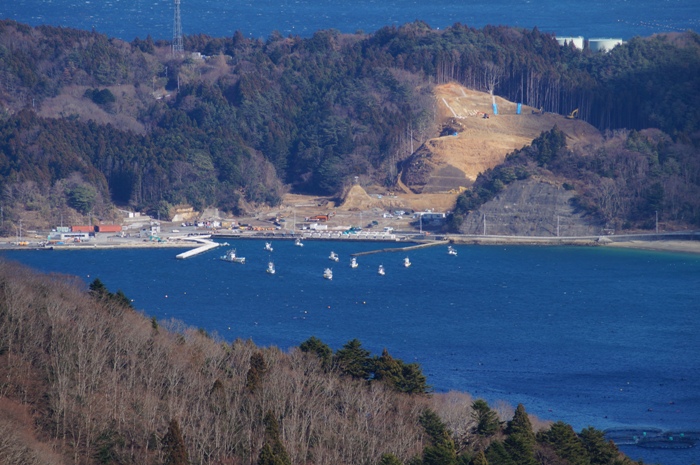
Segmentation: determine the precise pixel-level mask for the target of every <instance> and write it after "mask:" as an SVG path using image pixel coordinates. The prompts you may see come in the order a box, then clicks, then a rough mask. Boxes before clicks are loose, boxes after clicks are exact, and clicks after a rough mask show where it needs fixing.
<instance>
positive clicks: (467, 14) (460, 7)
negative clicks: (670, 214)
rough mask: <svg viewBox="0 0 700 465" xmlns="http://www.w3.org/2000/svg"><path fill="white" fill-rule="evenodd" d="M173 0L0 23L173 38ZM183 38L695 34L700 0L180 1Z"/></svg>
mask: <svg viewBox="0 0 700 465" xmlns="http://www.w3.org/2000/svg"><path fill="white" fill-rule="evenodd" d="M173 9H174V6H173V0H104V1H97V0H14V1H6V2H0V18H9V19H14V20H17V21H20V22H23V23H28V24H30V25H39V24H49V25H53V26H65V27H72V28H77V29H86V30H90V29H92V28H94V29H96V30H97V31H99V32H102V33H105V34H107V35H109V36H113V37H118V38H121V39H124V40H127V41H131V40H133V39H134V38H135V37H140V38H145V37H146V36H147V35H148V34H150V35H151V36H152V37H154V38H156V39H167V40H169V39H172V36H173V33H172V31H173V16H174V10H173ZM180 10H181V16H182V29H183V32H184V34H186V35H187V34H199V33H204V34H208V35H210V36H214V37H225V36H231V35H233V33H234V32H235V31H236V30H239V31H241V32H243V33H244V34H245V35H248V36H252V37H256V38H257V37H260V38H266V37H268V36H269V35H270V33H271V32H272V31H275V30H276V31H279V32H280V33H281V34H282V35H284V36H287V35H290V34H291V35H299V36H302V37H309V36H311V35H312V34H313V33H314V32H315V31H317V30H320V29H331V28H332V29H337V30H339V31H341V32H348V33H352V32H356V31H358V30H363V31H366V32H374V31H376V30H377V29H379V28H381V27H384V26H390V25H401V24H405V23H408V22H412V21H415V20H423V21H425V22H427V23H428V24H429V25H430V26H431V27H433V28H445V27H447V26H451V25H453V24H454V23H456V22H460V23H462V24H467V25H469V26H473V27H478V28H480V27H483V26H485V25H487V24H493V25H499V24H501V25H509V26H516V27H524V28H527V29H532V28H533V27H535V26H537V27H538V28H539V29H540V30H542V31H545V32H551V33H556V34H557V35H559V36H569V35H573V36H578V35H582V36H584V37H587V38H591V37H621V38H623V39H629V38H630V37H633V36H648V35H651V34H654V33H657V32H669V31H685V30H687V29H692V30H695V31H697V30H699V27H698V26H699V24H700V2H697V0H587V1H581V0H472V1H469V2H465V1H464V0H434V1H431V2H426V1H419V0H357V1H353V2H348V1H345V0H256V1H250V0H244V1H242V2H234V1H232V0H182V1H181V6H180Z"/></svg>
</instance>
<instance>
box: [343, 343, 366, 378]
mask: <svg viewBox="0 0 700 465" xmlns="http://www.w3.org/2000/svg"><path fill="white" fill-rule="evenodd" d="M369 355H370V353H369V351H367V350H365V349H363V348H362V343H361V342H360V341H359V340H357V339H353V340H352V341H349V342H348V343H346V344H345V345H344V346H343V348H342V349H340V350H338V351H337V352H336V354H335V363H336V364H337V365H338V367H339V368H340V370H341V371H342V372H343V373H345V374H347V375H350V376H352V377H353V378H357V379H369V376H370V373H371V364H372V363H371V362H372V360H371V359H370V356H369Z"/></svg>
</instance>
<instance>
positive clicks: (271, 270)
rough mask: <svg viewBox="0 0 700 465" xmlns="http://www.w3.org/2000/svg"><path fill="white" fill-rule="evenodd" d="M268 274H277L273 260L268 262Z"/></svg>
mask: <svg viewBox="0 0 700 465" xmlns="http://www.w3.org/2000/svg"><path fill="white" fill-rule="evenodd" d="M265 272H267V273H268V274H275V264H274V263H272V262H267V270H265Z"/></svg>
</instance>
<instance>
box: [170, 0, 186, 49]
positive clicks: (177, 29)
mask: <svg viewBox="0 0 700 465" xmlns="http://www.w3.org/2000/svg"><path fill="white" fill-rule="evenodd" d="M174 1H175V18H174V21H173V56H176V55H180V54H182V53H183V52H184V51H185V47H184V45H183V44H182V21H180V0H174Z"/></svg>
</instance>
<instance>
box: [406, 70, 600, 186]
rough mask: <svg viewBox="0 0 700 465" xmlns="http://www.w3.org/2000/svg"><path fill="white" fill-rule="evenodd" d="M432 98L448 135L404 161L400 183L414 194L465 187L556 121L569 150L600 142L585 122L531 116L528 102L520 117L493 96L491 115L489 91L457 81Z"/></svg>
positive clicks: (440, 88)
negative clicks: (475, 89)
mask: <svg viewBox="0 0 700 465" xmlns="http://www.w3.org/2000/svg"><path fill="white" fill-rule="evenodd" d="M435 98H436V100H437V107H438V111H437V118H438V121H437V123H438V125H439V126H440V127H442V128H443V134H450V135H444V136H441V137H436V138H433V139H430V140H428V141H427V142H426V143H425V144H424V145H423V146H422V147H420V148H419V149H418V150H417V151H416V153H415V154H413V155H412V156H411V157H410V158H409V159H408V160H406V162H404V164H403V172H402V181H403V183H404V184H406V185H407V186H408V187H409V188H410V189H411V190H412V191H413V192H416V193H436V192H447V191H450V190H452V189H459V187H460V186H463V187H468V186H470V185H471V184H472V183H473V182H474V180H475V179H476V177H477V176H478V174H479V173H481V172H482V171H485V170H487V169H489V168H492V167H494V166H496V165H498V164H499V163H501V162H502V161H503V160H504V158H505V156H506V155H507V154H508V153H510V152H512V151H513V150H516V149H519V148H521V147H523V146H525V145H529V144H530V143H531V142H532V140H533V139H535V138H536V137H537V136H539V135H540V133H542V132H543V131H549V130H550V129H552V127H553V126H555V125H556V126H557V127H559V129H561V130H562V131H563V132H564V133H565V134H566V135H567V143H568V145H569V148H572V149H576V148H582V147H586V146H589V145H597V144H599V143H601V142H602V137H601V134H600V132H599V131H598V130H597V129H595V128H594V127H593V126H591V125H589V124H588V123H586V122H584V121H580V120H569V119H566V118H565V117H563V116H561V115H557V114H553V113H545V114H535V113H533V110H534V108H532V107H529V106H526V105H523V106H522V112H521V114H520V115H518V114H516V108H517V105H516V104H515V103H513V102H509V101H507V100H505V99H503V98H500V97H495V101H496V104H497V106H498V115H494V114H493V108H492V104H491V102H492V97H491V95H489V94H488V93H485V92H478V91H474V90H469V89H467V88H465V87H462V86H460V85H458V84H454V83H450V84H444V85H440V86H437V87H436V88H435ZM484 115H487V116H488V118H484ZM454 132H457V135H456V136H455V135H452V134H453V133H454Z"/></svg>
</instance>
